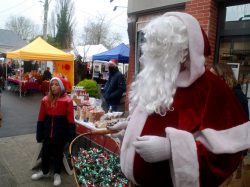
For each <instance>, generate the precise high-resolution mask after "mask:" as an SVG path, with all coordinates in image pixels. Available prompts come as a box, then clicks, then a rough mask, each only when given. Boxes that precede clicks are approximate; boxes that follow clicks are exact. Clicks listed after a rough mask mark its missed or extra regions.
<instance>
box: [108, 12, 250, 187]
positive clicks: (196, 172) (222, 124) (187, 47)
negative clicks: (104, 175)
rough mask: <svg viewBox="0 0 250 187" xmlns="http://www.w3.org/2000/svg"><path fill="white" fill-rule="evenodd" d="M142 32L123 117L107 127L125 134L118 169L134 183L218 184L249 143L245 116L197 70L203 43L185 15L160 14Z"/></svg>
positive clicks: (223, 88) (219, 85) (215, 81)
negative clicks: (126, 117) (137, 65)
mask: <svg viewBox="0 0 250 187" xmlns="http://www.w3.org/2000/svg"><path fill="white" fill-rule="evenodd" d="M143 32H144V34H145V39H146V42H145V43H144V44H143V46H142V54H143V55H142V56H141V58H140V62H141V63H142V67H143V69H142V70H141V72H140V73H139V74H138V75H137V77H136V79H135V81H134V82H133V83H132V85H131V91H130V94H129V99H130V100H129V101H130V103H129V107H130V116H129V120H128V121H127V122H120V123H117V124H115V125H114V126H113V127H110V129H114V130H121V129H124V130H123V132H125V133H124V137H123V141H122V145H121V154H120V164H121V169H122V171H123V173H124V174H125V176H126V177H127V178H128V179H129V180H131V181H132V182H133V183H134V184H136V185H138V186H166V187H171V186H175V187H199V186H202V187H216V186H219V185H220V184H221V183H223V181H224V180H225V179H226V178H227V177H228V176H230V174H231V173H233V171H234V170H235V169H236V168H237V166H238V164H239V162H240V160H241V159H242V154H241V152H240V151H242V150H244V149H246V147H247V146H249V145H250V140H249V139H250V138H249V136H247V134H248V133H249V125H248V123H245V122H247V117H246V114H245V112H244V111H243V109H242V107H241V105H240V104H239V102H238V100H237V98H236V97H235V95H234V94H233V93H232V91H231V90H230V88H228V86H227V85H226V84H225V83H224V82H223V81H222V80H220V79H219V78H218V77H217V76H216V75H214V74H213V73H211V72H210V71H205V67H204V63H205V56H206V55H207V54H209V43H208V39H207V36H206V34H205V32H204V31H203V30H202V29H201V26H200V24H199V22H198V21H197V20H196V19H195V18H194V17H193V16H191V15H189V14H187V13H180V12H168V13H165V14H164V15H162V16H159V17H158V18H156V19H154V20H152V21H151V22H149V23H148V24H147V26H146V27H145V28H144V29H143ZM244 123H245V124H244ZM241 124H243V125H241ZM125 129H126V130H125Z"/></svg>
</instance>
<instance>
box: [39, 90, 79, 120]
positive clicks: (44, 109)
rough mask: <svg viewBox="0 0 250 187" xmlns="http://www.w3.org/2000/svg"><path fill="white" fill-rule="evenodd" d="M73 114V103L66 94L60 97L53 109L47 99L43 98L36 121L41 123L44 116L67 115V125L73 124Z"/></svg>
mask: <svg viewBox="0 0 250 187" xmlns="http://www.w3.org/2000/svg"><path fill="white" fill-rule="evenodd" d="M73 112H74V110H73V101H72V99H71V98H70V97H69V96H68V95H67V94H64V95H63V96H62V97H60V98H59V99H58V100H57V101H56V104H55V106H54V107H52V106H51V105H50V104H49V101H48V97H47V96H45V97H44V98H43V99H42V102H41V107H40V111H39V115H38V121H43V120H44V117H45V115H52V116H53V115H67V119H68V123H75V120H74V114H73Z"/></svg>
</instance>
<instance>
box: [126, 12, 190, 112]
mask: <svg viewBox="0 0 250 187" xmlns="http://www.w3.org/2000/svg"><path fill="white" fill-rule="evenodd" d="M143 32H144V34H145V39H146V42H145V43H144V44H143V45H142V53H143V55H142V56H141V58H140V62H141V64H142V67H143V69H142V70H141V72H140V73H139V74H138V76H137V77H136V80H135V81H134V82H133V83H132V85H131V91H130V94H129V99H130V104H129V106H130V111H131V112H132V111H133V110H134V109H135V107H136V106H137V105H140V106H141V107H143V108H145V110H146V111H147V112H148V113H149V114H152V113H154V112H155V113H158V114H160V115H165V114H166V112H167V111H168V110H172V109H173V107H172V106H171V105H172V103H173V97H174V95H175V92H176V85H175V81H176V78H177V76H178V74H179V72H180V67H181V63H184V62H186V61H187V58H188V34H187V28H186V26H185V25H184V24H183V22H182V21H181V20H180V19H178V18H177V17H175V16H164V15H163V16H160V17H158V18H156V19H155V20H152V21H151V22H150V23H148V25H146V27H145V28H144V29H143Z"/></svg>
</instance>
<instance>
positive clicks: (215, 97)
mask: <svg viewBox="0 0 250 187" xmlns="http://www.w3.org/2000/svg"><path fill="white" fill-rule="evenodd" d="M173 107H174V111H169V112H168V113H167V115H166V116H164V117H162V116H160V115H157V114H152V115H150V116H149V117H148V119H147V121H146V123H145V125H144V129H143V131H142V134H141V135H142V136H143V135H158V136H163V137H164V136H166V135H165V128H166V127H174V128H177V129H181V130H186V131H188V132H191V133H194V132H196V131H197V130H203V129H205V128H212V129H215V130H223V129H227V128H230V127H233V126H236V125H239V124H242V123H244V122H246V121H247V117H246V115H245V113H244V110H243V109H242V107H241V105H240V104H239V102H238V100H237V98H236V97H235V96H234V94H233V92H232V91H231V90H230V89H229V88H228V87H227V85H226V84H225V83H224V82H223V81H221V80H220V79H219V78H218V77H217V76H215V75H213V74H212V73H211V72H209V71H207V72H205V74H204V75H203V76H202V77H201V78H199V79H198V80H197V81H196V82H195V83H194V84H192V85H191V86H190V87H188V88H178V89H177V92H176V94H175V97H174V103H173ZM183 154H185V153H183ZM197 154H198V161H199V168H200V184H201V186H202V187H212V186H213V187H215V186H218V185H219V184H221V183H222V182H223V181H224V180H225V179H226V178H227V177H228V176H229V175H230V174H231V173H232V172H233V171H234V170H235V169H236V168H237V165H238V163H239V161H240V159H241V153H237V154H220V155H215V154H212V153H211V152H209V151H207V150H206V148H205V147H204V146H203V145H202V144H201V143H200V142H197ZM187 159H188V158H187ZM190 159H192V158H190ZM134 177H135V180H136V181H137V182H138V183H139V184H140V185H142V186H169V187H170V186H173V185H172V180H171V177H170V171H169V163H168V162H167V161H165V162H159V163H152V164H150V163H146V162H145V161H144V160H143V159H142V158H141V157H140V156H139V155H138V154H136V155H135V160H134Z"/></svg>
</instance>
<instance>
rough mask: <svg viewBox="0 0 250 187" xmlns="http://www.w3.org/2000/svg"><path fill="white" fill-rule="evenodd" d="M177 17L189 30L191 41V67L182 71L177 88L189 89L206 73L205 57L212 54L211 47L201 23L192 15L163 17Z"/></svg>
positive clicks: (167, 15) (174, 14)
mask: <svg viewBox="0 0 250 187" xmlns="http://www.w3.org/2000/svg"><path fill="white" fill-rule="evenodd" d="M169 16H175V17H176V18H178V19H180V20H181V21H182V22H183V24H184V25H185V26H186V28H187V32H188V33H187V34H188V40H189V46H188V48H189V57H190V65H189V67H188V68H187V69H185V70H184V71H181V72H180V74H179V75H178V77H177V80H176V86H177V87H188V86H190V85H191V84H192V83H193V82H194V81H196V80H197V79H198V78H199V77H200V76H202V75H203V73H204V72H205V67H204V63H205V55H204V52H205V53H206V55H208V54H209V53H210V46H209V42H208V39H207V36H206V33H205V32H204V31H202V29H201V26H200V24H199V22H198V21H197V20H196V19H195V18H194V17H193V16H192V15H190V14H187V13H182V12H168V13H165V14H164V15H163V17H165V18H167V17H169Z"/></svg>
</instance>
